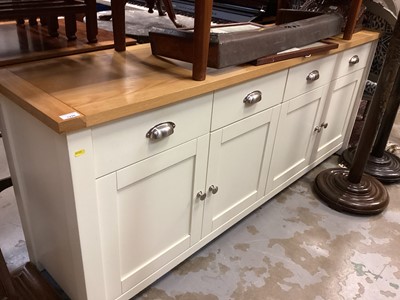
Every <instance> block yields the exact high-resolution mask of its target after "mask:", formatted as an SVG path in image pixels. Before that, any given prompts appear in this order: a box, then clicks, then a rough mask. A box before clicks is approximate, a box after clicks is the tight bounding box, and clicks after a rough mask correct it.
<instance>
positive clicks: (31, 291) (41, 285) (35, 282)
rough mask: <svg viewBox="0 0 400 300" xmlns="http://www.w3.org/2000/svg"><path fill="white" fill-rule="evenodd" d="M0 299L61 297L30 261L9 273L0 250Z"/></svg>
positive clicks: (56, 299)
mask: <svg viewBox="0 0 400 300" xmlns="http://www.w3.org/2000/svg"><path fill="white" fill-rule="evenodd" d="M0 299H6V300H28V299H29V300H61V297H59V296H58V295H57V293H56V292H55V290H54V289H53V287H52V286H51V285H50V284H49V283H48V282H47V281H46V280H45V279H44V278H43V277H42V276H41V274H40V272H39V271H38V270H37V269H36V267H35V265H34V264H32V263H31V262H28V263H26V264H25V265H24V266H22V267H20V268H18V269H17V270H15V271H14V272H12V273H11V274H10V273H9V272H8V269H7V265H6V262H5V260H4V257H3V253H2V252H1V250H0Z"/></svg>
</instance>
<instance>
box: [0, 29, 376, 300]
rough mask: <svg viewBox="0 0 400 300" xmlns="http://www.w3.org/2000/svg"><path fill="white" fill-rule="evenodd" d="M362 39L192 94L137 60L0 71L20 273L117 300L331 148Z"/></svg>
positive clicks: (223, 79)
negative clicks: (24, 262)
mask: <svg viewBox="0 0 400 300" xmlns="http://www.w3.org/2000/svg"><path fill="white" fill-rule="evenodd" d="M377 37H378V35H377V34H376V33H370V32H366V31H362V32H359V33H357V34H355V35H354V38H353V39H352V40H351V41H342V40H341V39H340V38H337V42H338V43H339V48H338V49H337V50H334V51H331V52H330V53H329V55H319V56H318V55H317V56H313V57H309V58H298V59H294V60H290V61H285V62H280V63H274V64H271V65H265V66H258V67H255V66H238V67H233V68H229V69H224V70H209V74H208V77H207V79H206V80H205V81H204V82H195V81H191V80H190V66H188V65H186V64H184V63H179V62H175V61H166V60H160V59H157V58H155V57H152V56H151V54H150V50H149V48H148V46H146V45H144V46H135V47H132V49H128V51H127V52H126V53H115V52H112V51H101V52H97V53H92V54H85V55H78V56H71V57H67V58H60V59H56V60H52V61H43V62H36V63H30V64H26V65H20V66H15V67H10V68H8V69H3V70H1V71H0V72H1V75H2V76H1V79H0V93H1V95H0V103H1V125H2V128H1V130H2V133H3V135H4V142H5V148H6V152H7V157H8V160H9V164H10V171H11V174H12V178H13V182H14V185H15V192H16V197H17V201H18V207H19V210H20V214H21V219H22V222H23V228H24V232H25V235H26V241H27V246H28V250H29V254H30V257H31V259H32V260H33V261H34V262H35V263H37V264H38V265H39V266H41V267H43V268H46V269H47V270H48V272H49V273H50V274H51V275H52V276H53V277H54V278H55V280H56V281H57V282H58V283H59V284H60V285H61V287H62V288H63V289H64V290H65V291H66V293H67V294H68V295H69V296H70V297H71V299H73V300H80V299H96V300H103V299H129V298H130V297H133V296H134V295H135V294H137V293H138V292H139V291H141V290H142V289H144V288H145V287H146V286H148V285H149V284H151V283H152V282H154V281H155V280H156V279H157V278H159V277H160V276H162V275H163V274H165V273H166V272H168V271H169V270H170V269H172V268H173V267H174V266H176V265H177V264H178V263H180V262H181V261H183V260H184V259H186V258H187V257H188V256H190V255H191V254H193V253H194V252H195V251H197V250H198V249H200V248H201V247H202V246H204V245H205V244H207V243H208V242H210V241H211V240H212V239H214V238H215V237H217V236H218V235H219V234H221V233H222V232H223V231H225V230H226V229H227V228H229V227H230V226H232V225H233V224H235V223H236V222H237V221H239V220H240V219H241V218H243V217H244V216H246V215H247V214H248V213H250V212H251V211H253V210H254V209H255V208H257V207H259V206H260V205H262V204H263V203H264V202H265V201H267V200H269V199H271V197H272V196H273V195H275V194H276V193H278V192H279V191H281V190H282V189H284V188H285V187H286V186H287V185H289V184H290V183H292V182H293V181H295V180H296V179H297V178H299V177H300V176H302V175H304V174H305V173H306V172H307V171H309V170H310V169H311V168H313V167H314V166H315V165H317V164H318V163H320V162H322V161H323V160H324V159H326V158H327V157H329V156H330V155H331V154H333V153H334V152H336V151H338V150H339V149H340V148H341V147H342V145H343V143H346V139H348V136H349V131H350V130H351V126H349V124H352V123H353V122H354V118H355V112H356V107H357V105H358V101H359V99H360V95H361V92H362V87H363V82H364V80H365V78H366V75H367V73H368V72H367V71H368V69H369V66H370V63H371V57H372V55H373V52H374V49H375V43H376V39H377Z"/></svg>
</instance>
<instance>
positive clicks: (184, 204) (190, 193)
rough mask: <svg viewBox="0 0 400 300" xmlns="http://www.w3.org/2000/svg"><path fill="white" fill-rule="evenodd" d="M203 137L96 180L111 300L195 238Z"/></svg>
mask: <svg viewBox="0 0 400 300" xmlns="http://www.w3.org/2000/svg"><path fill="white" fill-rule="evenodd" d="M208 140H209V137H208V135H206V136H204V137H201V138H199V139H196V140H192V141H190V142H187V143H185V144H182V145H180V146H177V147H175V148H173V149H170V150H168V151H165V152H163V153H160V154H158V155H156V156H153V157H150V158H148V159H145V160H143V161H141V162H138V163H136V164H133V165H131V166H129V167H127V168H125V169H122V170H120V171H118V172H116V173H111V174H109V175H106V176H104V177H101V178H99V179H97V192H98V195H99V205H100V209H99V210H100V223H101V228H102V245H103V246H102V247H103V249H104V252H103V255H104V258H103V264H104V266H105V274H106V280H107V287H108V289H107V293H108V299H114V298H115V297H117V296H118V295H120V294H121V293H124V292H126V291H128V290H129V289H131V288H133V287H134V286H135V285H137V284H139V283H140V282H141V281H142V280H144V279H145V278H147V277H148V276H150V275H151V274H152V273H154V272H156V271H157V270H158V269H159V268H161V267H162V266H163V265H165V264H166V263H168V262H169V261H171V260H172V259H174V258H175V257H176V256H178V255H179V254H181V253H182V252H184V251H185V250H187V249H188V248H189V247H190V246H191V245H192V244H194V243H196V242H197V241H199V240H200V233H201V220H202V213H203V202H202V201H201V200H199V199H198V198H197V197H196V194H197V192H198V191H199V190H204V183H205V175H206V172H205V167H206V164H207V149H208Z"/></svg>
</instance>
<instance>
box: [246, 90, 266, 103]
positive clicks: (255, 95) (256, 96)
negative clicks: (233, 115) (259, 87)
mask: <svg viewBox="0 0 400 300" xmlns="http://www.w3.org/2000/svg"><path fill="white" fill-rule="evenodd" d="M261 99H262V93H261V91H253V92H251V93H249V94H247V95H246V97H244V99H243V103H245V104H247V105H251V104H254V103H257V102H260V101H261Z"/></svg>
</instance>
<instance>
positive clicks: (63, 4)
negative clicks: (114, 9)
mask: <svg viewBox="0 0 400 300" xmlns="http://www.w3.org/2000/svg"><path fill="white" fill-rule="evenodd" d="M77 14H85V15H86V32H87V40H88V42H89V43H95V42H97V37H96V36H97V12H96V1H95V0H85V1H83V0H20V1H16V0H0V20H10V19H16V20H20V19H30V20H31V24H33V23H34V22H32V19H36V18H37V17H40V18H41V19H42V20H45V23H46V24H47V26H48V28H49V29H48V30H49V34H50V35H51V36H58V21H57V18H58V17H59V16H64V17H65V28H66V36H67V37H68V39H70V40H74V39H76V35H75V33H76V15H77Z"/></svg>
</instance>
